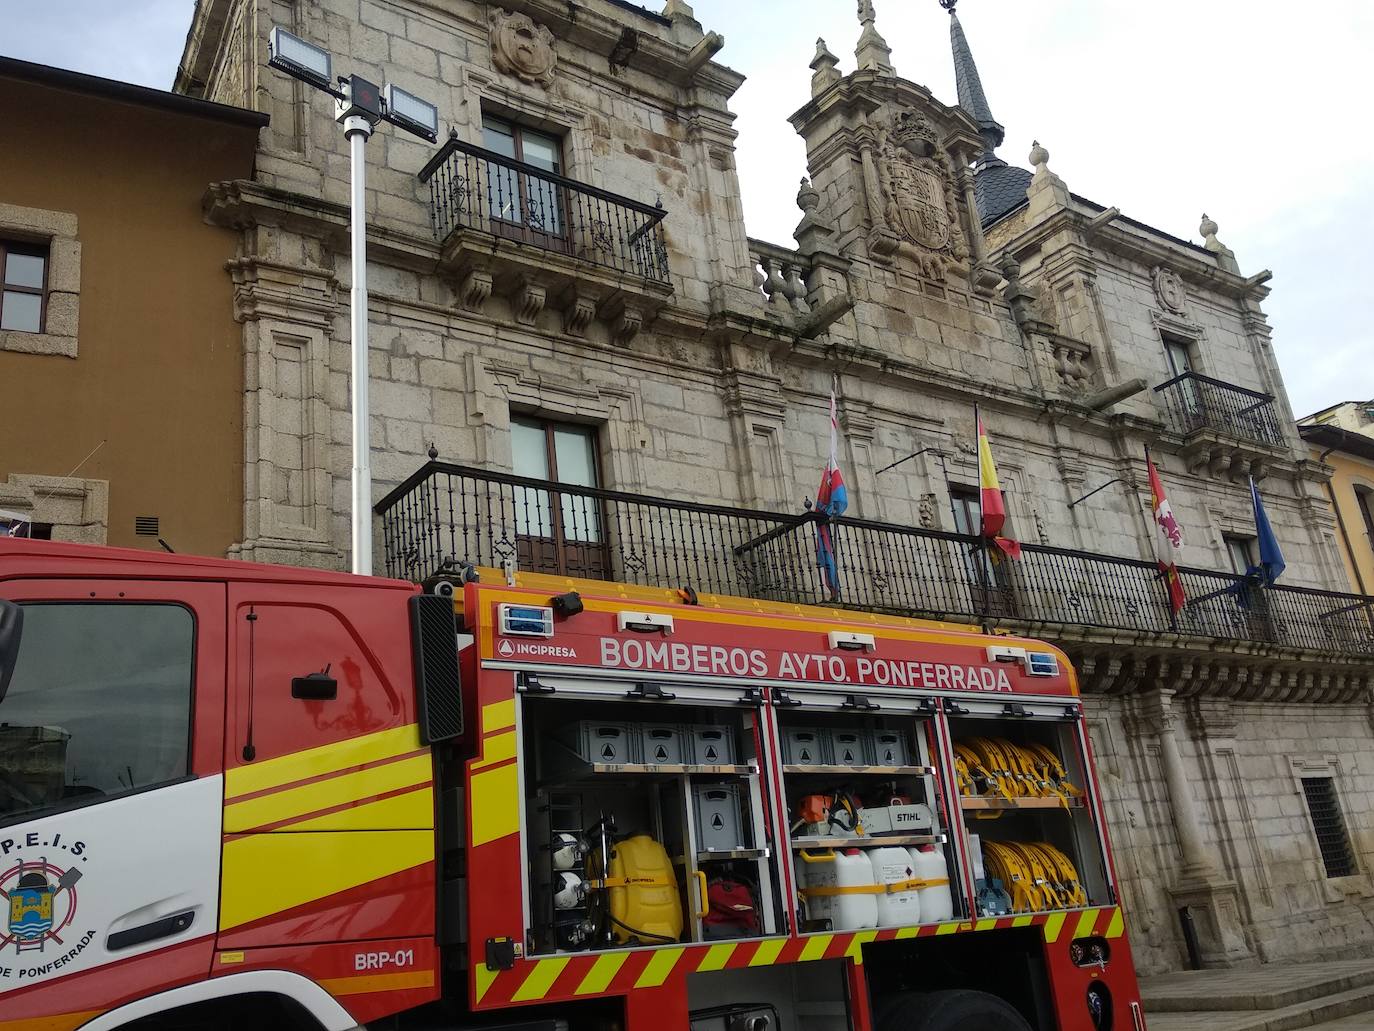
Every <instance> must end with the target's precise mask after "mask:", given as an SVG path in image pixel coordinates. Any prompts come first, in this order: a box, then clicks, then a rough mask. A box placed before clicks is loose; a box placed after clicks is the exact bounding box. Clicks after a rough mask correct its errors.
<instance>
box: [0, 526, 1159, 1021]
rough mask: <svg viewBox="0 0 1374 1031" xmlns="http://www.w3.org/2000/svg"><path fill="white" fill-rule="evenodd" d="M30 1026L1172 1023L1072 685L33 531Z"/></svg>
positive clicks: (715, 628) (667, 596)
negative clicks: (1134, 952)
mask: <svg viewBox="0 0 1374 1031" xmlns="http://www.w3.org/2000/svg"><path fill="white" fill-rule="evenodd" d="M0 901H2V902H4V903H5V908H4V910H3V912H4V914H5V918H6V919H5V923H4V924H3V925H0V1031H16V1029H21V1028H22V1029H25V1031H30V1029H39V1028H42V1029H47V1031H63V1029H68V1028H78V1027H79V1028H87V1029H92V1031H103V1029H107V1028H124V1027H136V1028H160V1029H171V1028H178V1029H182V1028H185V1029H195V1031H211V1029H214V1031H218V1029H221V1028H225V1029H227V1028H234V1029H240V1028H247V1027H252V1028H255V1029H275V1028H311V1029H315V1028H326V1029H329V1031H344V1029H352V1028H358V1027H362V1026H366V1027H369V1028H398V1029H399V1028H431V1029H441V1028H446V1029H468V1028H487V1027H493V1028H494V1027H500V1028H508V1029H527V1031H611V1029H621V1031H870V1029H872V1031H947V1029H955V1028H976V1029H986V1031H1002V1029H1006V1031H1024V1029H1026V1028H1037V1029H1041V1031H1050V1029H1056V1028H1058V1029H1064V1031H1074V1029H1084V1031H1111V1029H1113V1028H1117V1029H1124V1031H1143V1028H1144V1021H1143V1017H1142V1015H1141V1010H1140V1003H1139V994H1138V988H1137V983H1136V976H1135V972H1134V969H1133V966H1132V961H1131V952H1130V946H1129V944H1128V941H1127V937H1126V928H1125V920H1124V917H1123V913H1122V910H1121V908H1120V900H1119V896H1118V891H1117V888H1116V878H1115V874H1114V873H1113V869H1112V862H1111V858H1110V853H1109V850H1108V846H1107V837H1106V827H1105V826H1104V821H1103V809H1102V802H1101V798H1100V796H1099V792H1098V788H1097V785H1096V783H1095V779H1094V775H1093V765H1092V758H1091V753H1090V750H1089V744H1088V737H1087V734H1086V732H1085V728H1084V718H1083V709H1082V704H1081V701H1080V698H1079V695H1078V688H1077V684H1076V680H1075V675H1074V671H1073V669H1072V668H1071V667H1070V665H1069V663H1068V661H1067V660H1066V658H1065V656H1064V655H1063V654H1062V653H1061V652H1059V651H1057V650H1056V649H1055V648H1053V647H1051V646H1049V645H1046V644H1043V643H1040V642H1037V641H1033V640H1028V639H1023V638H1019V637H1015V636H1008V635H1003V634H984V633H979V632H977V631H976V630H974V629H972V628H969V627H967V626H963V625H956V624H952V623H941V622H934V621H920V620H913V619H904V618H898V617H894V616H887V615H876V614H871V613H863V612H854V611H848V610H843V609H838V608H835V609H831V608H822V607H808V606H801V605H792V604H785V603H780V602H777V603H772V602H763V601H755V600H751V599H743V598H731V597H718V596H711V595H706V594H697V593H696V592H695V591H693V590H692V589H691V587H690V586H688V585H684V586H683V587H682V588H681V589H676V590H667V589H658V588H645V587H634V586H627V585H622V584H616V583H610V582H600V581H577V580H569V579H564V578H556V577H550V576H540V575H532V574H520V573H512V572H509V571H507V572H504V573H503V572H502V571H499V570H486V569H483V570H476V571H472V570H469V571H466V572H465V575H463V576H461V577H451V578H442V577H441V578H437V579H436V580H434V581H432V582H429V583H426V584H424V585H416V584H412V583H406V582H401V581H396V580H387V579H381V578H371V577H360V576H352V575H346V574H340V573H332V572H319V571H313V570H308V569H301V568H287V567H275V566H262V565H253V564H247V563H240V562H232V561H222V560H213V559H205V558H197V557H189V556H181V555H171V554H160V553H149V552H142V551H131V550H120V549H112V548H97V547H90V546H81V545H69V544H59V543H50V542H46V541H27V540H16V541H0Z"/></svg>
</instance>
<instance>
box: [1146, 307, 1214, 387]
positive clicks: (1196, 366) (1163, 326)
mask: <svg viewBox="0 0 1374 1031" xmlns="http://www.w3.org/2000/svg"><path fill="white" fill-rule="evenodd" d="M1150 321H1151V322H1152V323H1153V324H1154V328H1155V332H1156V333H1157V334H1158V336H1159V356H1160V358H1162V359H1163V361H1164V372H1165V375H1166V376H1168V378H1170V379H1172V378H1173V374H1172V373H1171V372H1170V368H1169V355H1168V351H1167V348H1166V346H1165V341H1164V338H1165V337H1166V336H1171V337H1173V338H1174V339H1175V340H1177V341H1179V342H1180V343H1184V344H1187V345H1188V360H1189V362H1190V363H1191V364H1192V367H1193V371H1194V372H1196V373H1198V374H1199V375H1202V376H1205V375H1207V357H1206V356H1207V333H1206V331H1205V330H1204V329H1203V327H1202V326H1200V325H1199V324H1198V323H1196V322H1189V321H1187V320H1186V319H1181V318H1178V317H1177V316H1174V315H1167V314H1165V313H1164V312H1162V311H1158V310H1151V312H1150Z"/></svg>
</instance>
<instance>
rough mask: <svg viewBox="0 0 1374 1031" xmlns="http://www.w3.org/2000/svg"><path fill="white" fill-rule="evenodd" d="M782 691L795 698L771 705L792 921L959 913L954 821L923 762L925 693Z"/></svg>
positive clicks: (927, 739) (932, 749) (890, 919)
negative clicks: (793, 890) (792, 887)
mask: <svg viewBox="0 0 1374 1031" xmlns="http://www.w3.org/2000/svg"><path fill="white" fill-rule="evenodd" d="M787 694H788V700H789V701H791V702H792V703H793V704H792V705H788V704H786V702H783V703H782V704H780V705H779V707H778V736H779V739H780V740H779V747H780V750H781V763H782V774H783V777H782V783H783V794H784V799H785V803H786V807H787V812H788V819H789V824H790V826H789V828H788V843H789V847H790V848H791V851H792V856H793V862H792V867H793V871H794V874H795V877H796V884H797V898H796V906H797V921H798V926H799V927H800V928H801V929H803V930H810V931H824V930H832V931H846V930H858V929H863V928H869V927H904V926H915V925H918V924H923V923H938V922H942V921H947V920H950V919H953V918H954V917H956V916H966V915H967V913H966V908H967V906H966V903H965V902H964V901H963V898H964V892H963V891H962V890H961V889H960V878H959V873H958V871H959V863H958V860H957V857H956V856H955V855H954V853H953V852H952V850H951V843H950V840H949V834H948V828H949V827H950V826H951V824H952V823H953V822H954V821H952V820H951V816H950V813H949V812H948V809H947V805H946V801H945V797H944V794H943V792H942V791H941V790H940V784H939V780H938V778H937V776H936V767H935V765H934V761H933V759H932V756H933V755H938V745H937V743H936V737H935V722H934V719H933V713H934V711H935V707H934V704H933V702H932V701H930V700H923V699H919V698H913V697H910V696H906V697H893V696H887V695H884V696H882V697H862V696H857V695H847V694H839V693H833V692H827V691H823V690H812V689H789V691H788V693H787ZM775 704H778V703H777V702H775Z"/></svg>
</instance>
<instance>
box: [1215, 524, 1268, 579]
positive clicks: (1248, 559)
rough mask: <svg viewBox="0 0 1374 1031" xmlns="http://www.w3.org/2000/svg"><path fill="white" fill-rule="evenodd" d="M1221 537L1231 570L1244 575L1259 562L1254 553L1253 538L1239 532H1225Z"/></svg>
mask: <svg viewBox="0 0 1374 1031" xmlns="http://www.w3.org/2000/svg"><path fill="white" fill-rule="evenodd" d="M1221 539H1222V542H1223V543H1224V544H1225V545H1226V557H1227V558H1228V559H1230V561H1231V572H1233V573H1235V574H1237V575H1238V576H1244V575H1245V574H1246V573H1248V572H1249V571H1250V570H1251V569H1253V568H1254V567H1255V566H1256V565H1258V564H1259V560H1258V558H1257V557H1256V554H1255V538H1253V537H1249V536H1246V535H1244V534H1239V533H1225V534H1222V536H1221Z"/></svg>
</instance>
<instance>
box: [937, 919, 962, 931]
mask: <svg viewBox="0 0 1374 1031" xmlns="http://www.w3.org/2000/svg"><path fill="white" fill-rule="evenodd" d="M957 930H959V921H957V920H956V921H954V923H952V924H941V925H940V926H939V927H937V928H935V933H936V934H953V933H954V932H955V931H957Z"/></svg>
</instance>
